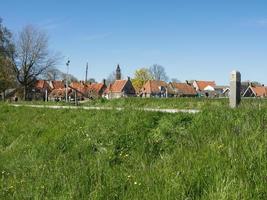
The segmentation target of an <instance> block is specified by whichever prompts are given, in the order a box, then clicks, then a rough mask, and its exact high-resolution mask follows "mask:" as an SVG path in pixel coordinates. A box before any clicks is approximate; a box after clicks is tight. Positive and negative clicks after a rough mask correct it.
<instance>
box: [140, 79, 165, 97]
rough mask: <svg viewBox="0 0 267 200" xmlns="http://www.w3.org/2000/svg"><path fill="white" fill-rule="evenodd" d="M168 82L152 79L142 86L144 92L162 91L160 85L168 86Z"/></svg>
mask: <svg viewBox="0 0 267 200" xmlns="http://www.w3.org/2000/svg"><path fill="white" fill-rule="evenodd" d="M167 86H168V84H167V83H166V82H164V81H156V80H150V81H147V82H146V83H145V85H144V86H143V88H142V93H148V94H151V93H160V92H161V91H160V87H167Z"/></svg>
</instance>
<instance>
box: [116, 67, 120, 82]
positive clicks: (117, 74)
mask: <svg viewBox="0 0 267 200" xmlns="http://www.w3.org/2000/svg"><path fill="white" fill-rule="evenodd" d="M116 80H121V68H120V65H117V69H116Z"/></svg>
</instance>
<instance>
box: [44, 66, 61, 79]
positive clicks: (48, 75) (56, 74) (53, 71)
mask: <svg viewBox="0 0 267 200" xmlns="http://www.w3.org/2000/svg"><path fill="white" fill-rule="evenodd" d="M61 77H62V72H61V71H60V70H59V69H57V68H55V67H51V68H49V69H47V70H46V71H45V72H44V74H43V78H44V79H46V80H48V81H54V80H59V79H61Z"/></svg>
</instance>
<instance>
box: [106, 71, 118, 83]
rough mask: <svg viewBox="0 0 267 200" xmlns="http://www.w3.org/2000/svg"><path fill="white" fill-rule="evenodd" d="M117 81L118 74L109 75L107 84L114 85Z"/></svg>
mask: <svg viewBox="0 0 267 200" xmlns="http://www.w3.org/2000/svg"><path fill="white" fill-rule="evenodd" d="M115 81H116V72H112V73H111V74H109V75H108V77H107V79H106V84H107V85H109V84H113V83H114V82H115Z"/></svg>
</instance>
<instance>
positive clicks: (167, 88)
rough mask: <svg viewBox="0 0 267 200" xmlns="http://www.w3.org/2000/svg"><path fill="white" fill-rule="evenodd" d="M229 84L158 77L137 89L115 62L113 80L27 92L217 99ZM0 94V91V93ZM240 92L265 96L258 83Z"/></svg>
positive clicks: (56, 97)
mask: <svg viewBox="0 0 267 200" xmlns="http://www.w3.org/2000/svg"><path fill="white" fill-rule="evenodd" d="M229 94H230V88H229V86H218V85H216V83H215V81H198V80H194V81H186V82H185V83H177V82H170V83H167V82H165V81H159V80H149V81H147V82H146V83H145V84H144V85H143V87H142V88H141V89H140V90H137V89H136V88H134V86H133V84H132V81H131V79H130V78H129V77H128V78H127V79H126V80H122V79H121V70H120V67H119V65H118V66H117V69H116V80H115V81H114V82H113V83H112V84H108V85H107V84H106V81H105V80H103V81H102V82H101V83H91V82H89V83H88V82H84V81H80V82H72V83H70V84H68V85H66V84H65V81H46V80H37V81H36V83H35V85H34V87H33V90H32V94H31V99H34V100H50V101H62V100H65V99H66V98H68V100H79V101H82V100H85V99H95V98H107V99H114V98H122V97H136V96H139V97H142V98H151V97H157V98H171V97H209V98H216V97H217V98H218V97H219V98H220V97H229ZM0 95H1V94H0ZM241 95H242V96H243V97H267V87H265V86H264V85H259V84H252V83H250V82H245V83H243V84H242V85H241Z"/></svg>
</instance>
